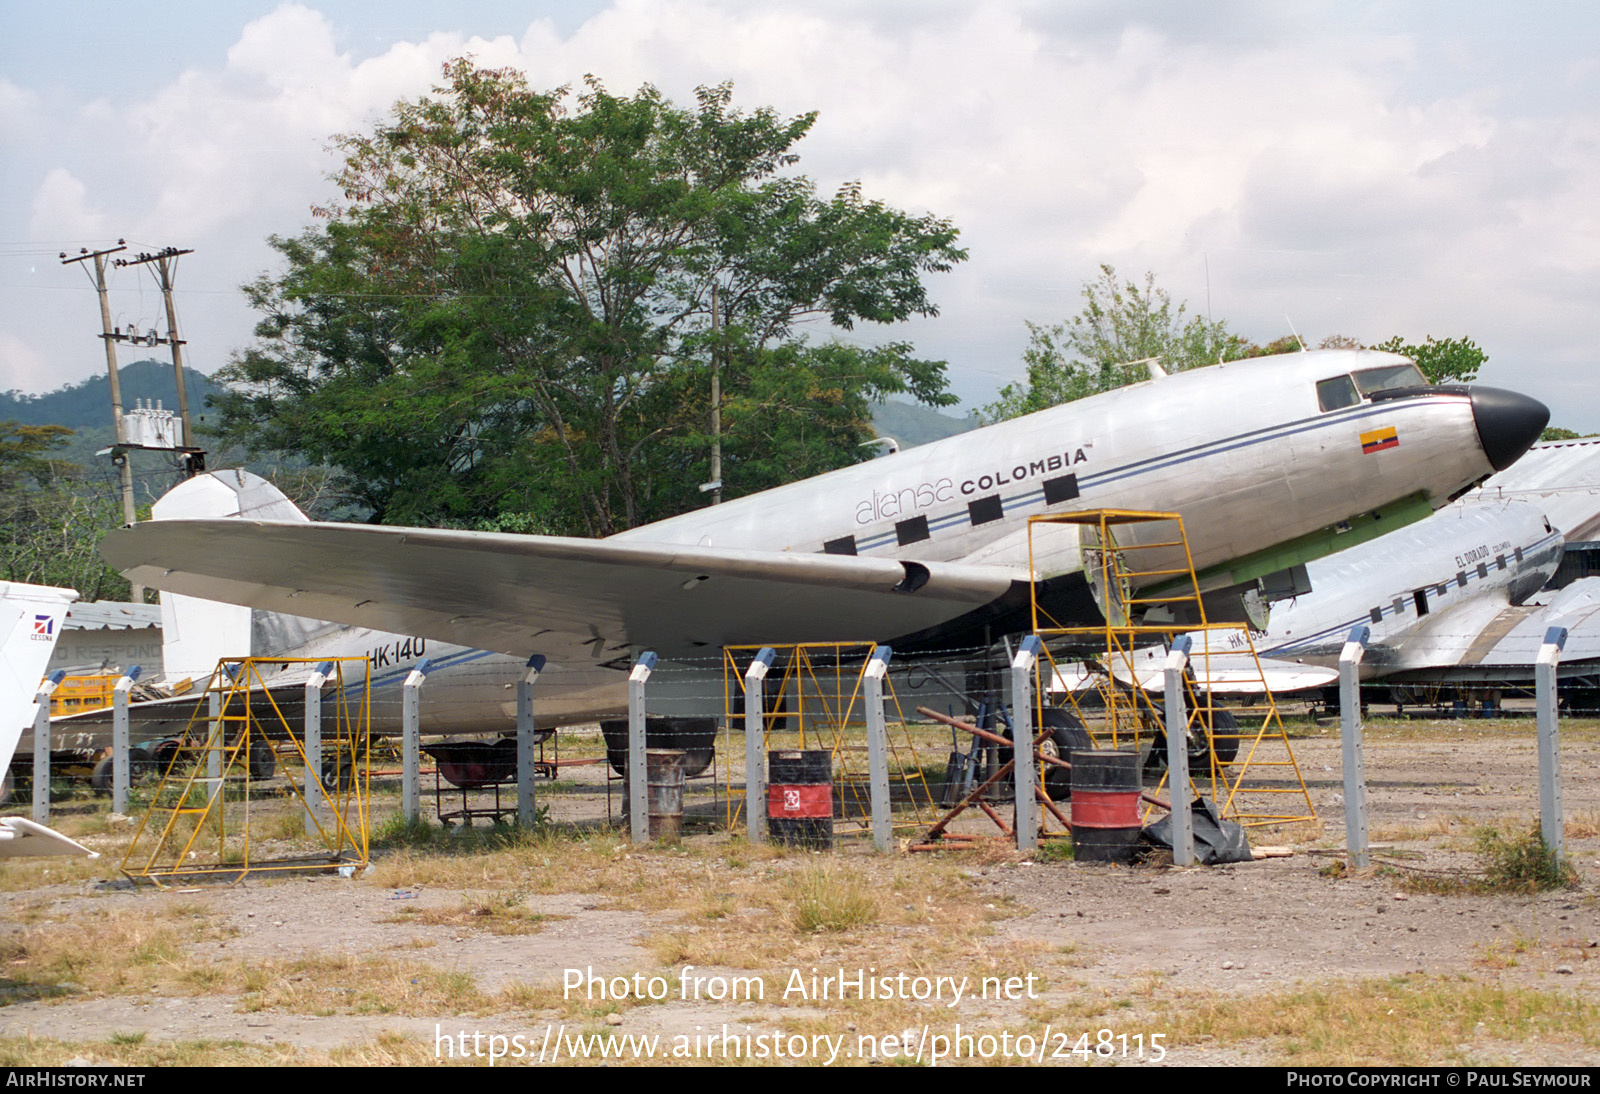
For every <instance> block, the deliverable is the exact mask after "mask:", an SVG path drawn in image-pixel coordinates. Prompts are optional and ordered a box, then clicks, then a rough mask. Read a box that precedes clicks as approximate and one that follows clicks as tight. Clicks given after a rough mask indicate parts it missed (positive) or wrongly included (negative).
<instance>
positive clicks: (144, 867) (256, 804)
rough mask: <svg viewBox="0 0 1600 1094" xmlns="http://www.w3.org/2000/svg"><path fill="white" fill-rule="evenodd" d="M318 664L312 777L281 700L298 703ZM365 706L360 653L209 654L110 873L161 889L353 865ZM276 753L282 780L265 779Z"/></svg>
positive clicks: (364, 835) (359, 832)
mask: <svg viewBox="0 0 1600 1094" xmlns="http://www.w3.org/2000/svg"><path fill="white" fill-rule="evenodd" d="M327 663H331V665H332V668H331V670H329V671H328V673H327V679H326V683H325V684H324V690H323V697H322V708H323V716H322V720H321V755H322V762H321V764H320V770H319V772H318V774H317V777H315V778H313V777H311V775H310V765H309V764H308V762H307V759H306V742H305V739H304V731H303V726H304V721H303V717H304V714H303V711H302V712H301V719H302V720H301V721H300V722H299V723H298V724H297V723H296V721H295V720H294V719H292V718H290V717H288V716H287V715H286V714H285V707H289V708H290V709H298V708H300V707H301V706H303V703H304V696H305V682H306V680H307V679H308V678H309V677H310V675H311V672H312V671H314V670H315V669H316V667H317V666H320V665H323V664H327ZM298 667H303V668H304V670H305V671H304V672H296V671H295V670H296V669H297V668H298ZM371 710H372V677H371V666H370V664H369V662H368V661H367V659H366V658H365V657H336V658H282V657H278V658H236V659H224V660H222V661H219V662H218V663H217V668H216V671H215V672H213V673H212V675H211V679H210V682H209V683H208V684H207V686H206V688H205V690H204V691H203V692H200V693H199V695H198V700H197V702H196V705H195V708H194V713H193V714H192V715H191V716H190V718H189V722H188V725H187V726H186V728H185V730H184V734H183V736H182V738H180V739H179V741H178V744H177V749H176V751H175V752H171V759H170V761H169V762H167V763H165V764H164V766H163V769H162V771H161V779H160V782H159V783H158V784H157V786H156V788H155V791H154V793H153V794H152V796H151V799H150V804H149V807H148V808H147V809H146V810H145V812H144V815H143V816H142V817H141V818H140V821H139V826H138V828H137V829H136V830H135V832H134V837H133V841H132V843H131V844H130V845H129V847H128V851H127V854H126V855H125V856H124V857H123V860H122V866H121V869H122V872H123V873H124V874H125V875H127V876H128V877H129V878H133V879H138V880H148V881H152V882H154V883H155V884H157V885H159V886H162V887H165V886H166V885H167V884H169V883H172V882H181V881H185V880H199V879H206V878H209V879H226V880H230V881H238V880H241V879H243V878H244V877H245V876H246V875H247V874H250V873H253V872H259V871H285V870H330V869H335V868H339V867H362V866H365V865H366V864H367V852H368V833H369V827H370V825H369V820H370V813H369V811H368V802H369V796H368V779H369V763H368V758H369V755H370V751H371ZM330 714H331V717H330V716H329V715H330ZM169 751H170V750H169ZM280 759H281V760H283V761H284V762H285V765H286V771H285V774H286V775H287V778H286V779H278V778H272V777H271V775H272V772H273V770H274V768H275V767H276V766H277V762H278V760H280ZM308 847H309V849H307V848H308ZM264 852H265V853H264Z"/></svg>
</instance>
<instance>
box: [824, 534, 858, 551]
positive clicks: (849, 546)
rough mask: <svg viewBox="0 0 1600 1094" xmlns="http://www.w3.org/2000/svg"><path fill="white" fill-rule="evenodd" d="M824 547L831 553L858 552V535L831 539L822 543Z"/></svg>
mask: <svg viewBox="0 0 1600 1094" xmlns="http://www.w3.org/2000/svg"><path fill="white" fill-rule="evenodd" d="M822 549H823V551H824V552H826V553H827V554H830V555H853V554H855V553H856V537H855V536H845V537H844V538H843V539H830V540H829V541H828V542H826V543H824V544H823V545H822Z"/></svg>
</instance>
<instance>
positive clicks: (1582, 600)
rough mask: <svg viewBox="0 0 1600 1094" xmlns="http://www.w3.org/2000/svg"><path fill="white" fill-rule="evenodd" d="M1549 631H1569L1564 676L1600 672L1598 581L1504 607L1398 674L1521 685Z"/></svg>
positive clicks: (1411, 654)
mask: <svg viewBox="0 0 1600 1094" xmlns="http://www.w3.org/2000/svg"><path fill="white" fill-rule="evenodd" d="M1551 627H1565V628H1566V629H1567V644H1566V647H1565V648H1564V649H1563V650H1562V653H1561V671H1562V674H1563V675H1567V674H1577V673H1593V672H1595V671H1596V670H1597V669H1600V578H1584V579H1583V580H1581V581H1574V582H1573V583H1572V584H1571V585H1568V586H1567V587H1565V588H1563V589H1561V590H1559V591H1557V592H1554V593H1541V594H1540V596H1539V598H1538V600H1537V601H1535V602H1530V603H1527V604H1524V605H1521V606H1520V607H1506V606H1505V605H1503V604H1502V605H1501V606H1500V610H1499V611H1498V612H1496V613H1494V614H1493V615H1492V617H1490V618H1488V619H1486V620H1483V621H1482V625H1481V626H1480V627H1478V628H1477V629H1476V630H1475V631H1473V632H1472V633H1468V634H1464V635H1463V636H1461V637H1456V638H1454V639H1453V640H1452V641H1450V642H1449V643H1448V644H1446V645H1445V646H1439V645H1437V644H1435V645H1434V646H1431V647H1418V648H1416V649H1410V648H1409V647H1410V646H1411V642H1410V640H1408V641H1407V643H1406V646H1407V647H1408V650H1407V652H1406V654H1405V661H1404V664H1403V665H1402V666H1401V667H1400V669H1399V670H1398V671H1397V672H1396V673H1395V675H1396V676H1400V677H1414V678H1419V679H1424V678H1425V679H1429V680H1461V681H1485V682H1490V681H1506V682H1513V681H1520V682H1522V683H1526V682H1527V681H1528V680H1530V679H1531V678H1532V675H1533V665H1534V661H1535V659H1536V658H1537V657H1538V656H1539V648H1540V647H1541V646H1542V645H1543V644H1544V638H1545V634H1546V633H1547V632H1548V631H1549V629H1550V628H1551Z"/></svg>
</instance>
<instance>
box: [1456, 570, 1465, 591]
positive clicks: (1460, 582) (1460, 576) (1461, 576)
mask: <svg viewBox="0 0 1600 1094" xmlns="http://www.w3.org/2000/svg"><path fill="white" fill-rule="evenodd" d="M1466 587H1467V571H1465V570H1457V571H1456V588H1458V589H1465V588H1466Z"/></svg>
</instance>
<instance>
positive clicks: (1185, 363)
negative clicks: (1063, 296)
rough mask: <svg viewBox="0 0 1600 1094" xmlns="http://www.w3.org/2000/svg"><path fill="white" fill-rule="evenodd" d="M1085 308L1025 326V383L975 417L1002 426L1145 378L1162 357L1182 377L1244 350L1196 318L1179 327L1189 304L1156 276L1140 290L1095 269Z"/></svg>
mask: <svg viewBox="0 0 1600 1094" xmlns="http://www.w3.org/2000/svg"><path fill="white" fill-rule="evenodd" d="M1082 295H1083V299H1084V307H1083V310H1082V311H1081V312H1079V313H1078V314H1077V315H1075V316H1073V317H1072V318H1071V319H1070V320H1068V321H1067V322H1065V323H1057V324H1055V325H1053V326H1043V325H1041V324H1038V323H1032V322H1030V323H1029V324H1028V347H1027V349H1025V350H1024V351H1023V354H1022V358H1023V361H1024V363H1025V364H1026V365H1027V369H1028V374H1027V382H1026V384H1023V385H1017V384H1008V385H1006V386H1005V387H1004V388H1002V389H1001V390H1000V398H999V399H997V400H996V401H995V402H993V403H991V404H989V405H988V406H987V407H984V408H983V409H982V410H981V411H979V416H980V417H981V418H982V419H983V420H984V421H987V422H997V421H1003V420H1005V419H1007V418H1015V417H1017V416H1018V415H1021V414H1030V413H1032V412H1033V411H1035V410H1043V409H1045V408H1046V407H1052V406H1056V405H1058V404H1060V403H1066V402H1071V401H1073V400H1075V399H1082V398H1084V397H1085V396H1089V395H1096V394H1099V393H1100V392H1102V391H1110V390H1111V389H1113V388H1117V387H1121V386H1122V385H1124V384H1128V383H1133V382H1135V381H1138V380H1144V379H1148V378H1149V375H1150V370H1149V368H1148V367H1147V366H1146V365H1145V364H1143V363H1136V364H1131V367H1130V363H1134V362H1144V361H1146V360H1148V359H1150V358H1160V364H1161V367H1162V368H1163V369H1165V370H1166V371H1168V372H1182V371H1185V370H1187V369H1191V368H1199V367H1200V366H1202V365H1211V364H1216V363H1217V362H1218V361H1220V360H1226V359H1229V358H1233V357H1238V356H1241V355H1242V354H1243V353H1244V351H1245V349H1246V347H1247V346H1248V343H1246V342H1245V341H1244V340H1243V339H1241V338H1239V337H1238V336H1237V335H1234V334H1232V333H1230V332H1229V331H1228V329H1227V325H1226V324H1225V323H1222V322H1212V321H1211V320H1209V319H1203V318H1201V317H1199V316H1194V317H1192V318H1190V319H1189V320H1188V321H1187V322H1186V321H1185V320H1184V313H1185V311H1187V305H1186V304H1183V303H1178V304H1174V303H1173V301H1172V298H1171V297H1170V296H1169V295H1168V294H1167V291H1166V290H1165V289H1161V288H1158V287H1157V286H1156V280H1155V274H1153V273H1146V274H1145V278H1144V284H1143V285H1140V284H1139V283H1137V282H1134V281H1126V282H1123V281H1118V279H1117V273H1116V270H1115V269H1114V268H1113V267H1111V266H1109V265H1102V266H1101V267H1100V276H1099V277H1098V278H1096V279H1095V280H1093V281H1088V282H1085V283H1084V286H1083V291H1082Z"/></svg>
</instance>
